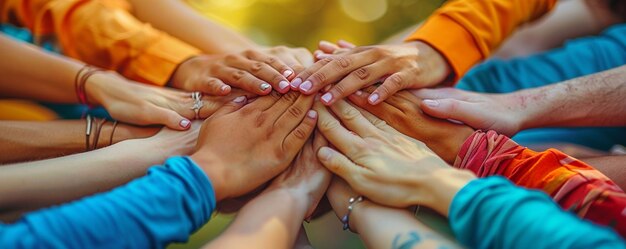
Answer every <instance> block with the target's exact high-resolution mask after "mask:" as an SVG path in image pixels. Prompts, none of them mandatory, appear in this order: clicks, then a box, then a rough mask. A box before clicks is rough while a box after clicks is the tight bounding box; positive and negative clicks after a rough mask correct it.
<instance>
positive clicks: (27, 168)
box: [0, 123, 200, 221]
mask: <svg viewBox="0 0 626 249" xmlns="http://www.w3.org/2000/svg"><path fill="white" fill-rule="evenodd" d="M199 127H200V124H199V123H196V124H192V127H191V129H189V130H188V131H184V132H178V131H174V130H170V129H167V128H163V129H162V130H161V131H160V132H159V133H157V134H156V135H154V136H152V137H149V138H143V139H133V140H126V141H123V142H120V143H117V144H115V145H113V146H110V147H107V148H103V149H99V150H95V151H90V152H85V153H80V154H75V155H71V156H65V157H59V158H54V159H48V160H42V161H36V162H28V163H21V164H10V165H4V166H2V167H0V172H1V173H0V179H1V180H0V193H2V196H3V198H2V200H0V219H1V220H3V221H12V220H15V219H17V218H19V217H21V215H22V214H23V213H25V212H28V211H31V210H36V209H39V208H43V207H48V206H51V205H56V204H61V203H65V202H69V201H72V200H77V199H79V198H81V197H84V196H87V195H92V194H95V193H99V192H103V191H107V190H110V189H112V188H114V187H117V186H120V185H122V184H125V183H127V182H129V181H131V180H132V179H134V178H137V177H140V176H143V175H145V173H146V171H147V169H148V168H149V167H151V166H154V165H157V164H161V163H163V161H165V159H167V158H168V157H170V156H174V155H186V154H189V153H190V152H191V151H192V150H193V148H194V146H195V142H196V138H197V137H198V131H199ZM146 151H149V152H150V153H146ZM137 155H142V156H137ZM68 172H71V174H68Z"/></svg>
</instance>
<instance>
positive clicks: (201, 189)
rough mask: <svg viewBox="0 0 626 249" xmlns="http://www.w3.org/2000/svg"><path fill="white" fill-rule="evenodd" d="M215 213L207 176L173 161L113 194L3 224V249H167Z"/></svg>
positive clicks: (184, 160) (185, 162)
mask: <svg viewBox="0 0 626 249" xmlns="http://www.w3.org/2000/svg"><path fill="white" fill-rule="evenodd" d="M129 163H132V162H129ZM129 165H130V164H129ZM214 208H215V198H214V192H213V189H212V185H211V182H210V181H209V180H208V178H207V177H206V175H204V172H203V171H202V170H201V169H200V168H198V167H197V166H196V165H195V164H194V163H193V162H192V161H190V159H188V158H172V159H169V160H168V161H167V162H166V163H165V166H164V167H153V168H151V169H150V171H149V172H148V175H147V176H145V177H142V178H140V179H137V180H135V181H132V182H131V183H129V184H127V185H125V186H123V187H120V188H117V189H115V190H113V191H110V192H107V193H103V194H99V195H95V196H91V197H87V198H85V199H82V200H80V201H76V202H72V203H70V204H66V205H62V206H58V207H52V208H49V209H45V210H41V211H37V212H34V213H30V214H28V215H26V217H24V219H22V220H20V221H19V222H17V223H15V224H10V225H5V224H0V245H1V246H2V247H3V248H33V247H44V248H164V247H165V246H166V245H167V244H169V243H171V242H182V241H185V240H187V239H188V238H189V234H191V233H192V232H194V231H195V230H197V229H198V228H199V227H200V226H202V225H203V224H204V223H205V222H206V221H208V220H209V218H210V216H211V213H212V212H213V209H214Z"/></svg>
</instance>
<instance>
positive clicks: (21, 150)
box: [0, 120, 158, 163]
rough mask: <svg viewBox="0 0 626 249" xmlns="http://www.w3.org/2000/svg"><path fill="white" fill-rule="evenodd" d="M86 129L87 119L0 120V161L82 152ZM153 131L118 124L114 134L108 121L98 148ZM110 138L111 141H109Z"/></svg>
mask: <svg viewBox="0 0 626 249" xmlns="http://www.w3.org/2000/svg"><path fill="white" fill-rule="evenodd" d="M94 125H95V124H94ZM85 131H86V121H84V120H80V121H77V120H76V121H75V120H72V121H70V120H59V121H48V122H24V121H2V122H0V151H3V152H4V153H3V154H2V156H0V163H11V162H23V161H27V160H41V159H46V158H51V157H59V156H63V155H69V154H74V153H79V152H83V151H85V149H86V141H85V137H86V135H85ZM156 131H157V129H156V128H140V127H136V126H132V125H127V124H122V123H120V124H117V127H116V128H115V133H113V123H112V122H107V123H105V124H104V126H103V127H102V131H101V132H100V138H99V139H98V145H97V148H103V147H106V146H109V145H110V144H116V143H118V142H120V141H124V140H128V139H134V138H145V137H150V136H152V135H154V134H155V133H156ZM94 133H95V131H94ZM112 133H113V134H112ZM95 137H96V136H95V135H93V136H90V143H89V144H93V143H94V142H95V141H94V140H95ZM111 138H113V140H110V139H111ZM154 163H158V162H154Z"/></svg>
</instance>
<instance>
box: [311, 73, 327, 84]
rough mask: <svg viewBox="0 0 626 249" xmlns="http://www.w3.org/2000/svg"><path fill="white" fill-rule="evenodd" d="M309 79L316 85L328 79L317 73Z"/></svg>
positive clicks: (324, 75)
mask: <svg viewBox="0 0 626 249" xmlns="http://www.w3.org/2000/svg"><path fill="white" fill-rule="evenodd" d="M311 79H312V80H314V81H315V82H317V83H326V80H328V77H327V76H326V74H325V73H324V72H317V73H315V74H313V75H311Z"/></svg>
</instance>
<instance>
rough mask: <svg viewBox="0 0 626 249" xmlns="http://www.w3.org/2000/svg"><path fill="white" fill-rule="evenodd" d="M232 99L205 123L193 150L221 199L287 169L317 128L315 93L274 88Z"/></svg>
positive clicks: (250, 188) (237, 193)
mask: <svg viewBox="0 0 626 249" xmlns="http://www.w3.org/2000/svg"><path fill="white" fill-rule="evenodd" d="M245 102H246V101H245V98H244V97H241V98H238V99H235V100H233V101H232V102H230V103H229V104H227V105H225V106H224V107H222V108H221V109H220V110H218V111H217V112H216V113H215V114H213V116H211V117H210V118H208V119H207V120H206V121H205V123H204V124H203V126H202V130H201V131H200V136H199V138H198V145H197V147H196V148H197V149H196V152H195V153H194V154H193V155H192V158H193V159H194V161H195V162H197V163H198V165H200V166H201V167H202V168H203V169H204V171H205V173H206V174H207V176H209V178H210V179H211V182H212V184H213V186H214V188H215V193H216V197H217V199H218V200H222V199H225V198H229V197H237V196H241V195H243V194H245V193H247V192H249V191H251V190H253V189H255V188H256V187H258V186H260V185H261V184H263V183H265V182H267V181H269V180H270V179H272V178H273V177H275V176H276V175H278V174H279V173H280V172H282V171H284V170H285V169H286V168H287V166H288V165H289V164H290V163H291V162H292V161H293V159H294V158H295V156H296V155H297V154H298V152H299V151H300V149H301V148H302V146H303V145H304V143H305V142H306V140H307V139H308V138H309V136H310V135H311V133H312V132H313V129H314V127H315V122H316V119H317V113H316V112H315V111H313V110H310V109H311V106H312V104H313V96H305V95H301V94H299V93H296V92H289V93H287V94H285V95H283V96H282V97H281V96H279V94H278V93H276V92H272V94H270V95H269V96H264V97H260V98H257V99H256V100H255V101H254V102H252V103H250V104H247V105H245V106H244V104H245Z"/></svg>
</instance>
